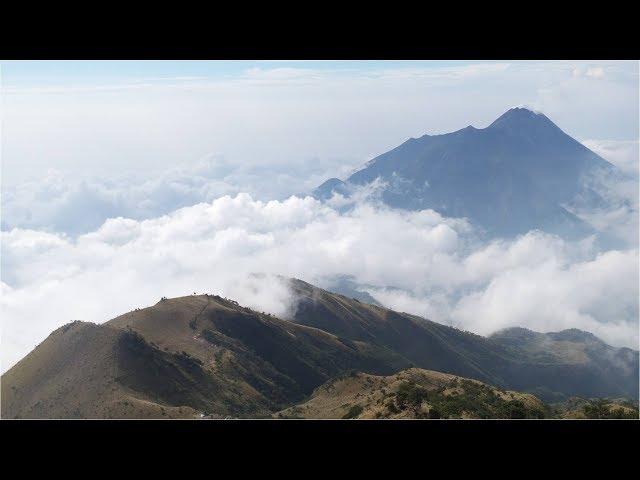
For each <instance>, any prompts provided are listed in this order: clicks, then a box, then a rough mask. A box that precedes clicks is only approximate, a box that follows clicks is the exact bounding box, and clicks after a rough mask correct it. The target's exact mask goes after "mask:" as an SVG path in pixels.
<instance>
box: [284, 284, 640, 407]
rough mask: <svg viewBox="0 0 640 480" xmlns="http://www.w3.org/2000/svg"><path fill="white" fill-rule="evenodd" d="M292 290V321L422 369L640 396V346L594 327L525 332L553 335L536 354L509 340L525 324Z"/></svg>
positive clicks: (551, 388) (563, 390)
mask: <svg viewBox="0 0 640 480" xmlns="http://www.w3.org/2000/svg"><path fill="white" fill-rule="evenodd" d="M291 288H292V290H293V291H294V293H295V295H296V296H297V298H298V307H297V309H296V312H295V314H294V317H293V319H292V321H295V322H297V323H301V324H304V325H308V326H313V327H316V328H320V329H322V330H325V331H327V332H331V333H334V334H336V335H339V336H340V337H343V338H347V339H349V340H354V341H355V340H358V341H363V342H368V343H371V344H373V345H377V346H381V347H384V348H386V349H389V350H391V351H393V352H395V353H397V354H398V355H402V356H403V357H404V358H405V359H406V360H407V361H408V362H410V363H411V364H412V365H414V366H417V367H420V368H424V369H429V370H437V371H441V372H447V373H453V374H456V375H460V376H463V377H469V378H473V379H477V380H480V381H483V382H486V383H490V384H492V385H496V386H500V387H503V388H512V389H515V390H521V391H527V392H535V393H536V394H537V395H538V396H540V397H541V398H543V399H545V400H557V399H558V398H562V397H564V396H567V395H569V396H571V395H577V396H583V397H602V396H618V395H621V396H627V397H632V398H637V397H638V371H639V370H638V351H636V350H631V349H628V348H620V349H617V348H613V347H611V346H609V345H606V344H605V343H604V342H602V341H601V340H599V339H597V338H596V337H594V336H593V335H591V334H589V333H587V332H581V331H579V330H565V331H563V332H557V333H549V334H539V333H536V332H530V331H528V330H526V332H530V333H531V334H535V335H540V336H542V337H544V338H546V339H547V341H546V342H538V343H536V344H535V345H537V346H536V347H535V348H537V349H538V353H537V354H533V353H532V349H533V348H534V347H533V343H526V342H525V343H522V342H521V343H518V342H515V341H510V340H508V339H509V338H510V337H513V336H517V332H519V331H525V330H524V329H512V330H504V331H502V332H500V333H498V334H496V335H494V336H491V337H489V338H485V337H481V336H479V335H475V334H472V333H469V332H464V331H461V330H458V329H455V328H452V327H449V326H446V325H441V324H439V323H436V322H432V321H429V320H426V319H424V318H421V317H418V316H415V315H410V314H406V313H399V312H395V311H393V310H388V309H385V308H382V307H378V306H373V305H367V304H364V303H361V302H359V301H357V300H355V299H350V298H347V297H345V296H342V295H338V294H334V293H331V292H328V291H325V290H322V289H320V288H317V287H314V286H313V285H310V284H308V283H306V282H303V281H301V280H291ZM551 339H557V341H550V340H551ZM579 352H581V353H582V354H580V355H578V353H579Z"/></svg>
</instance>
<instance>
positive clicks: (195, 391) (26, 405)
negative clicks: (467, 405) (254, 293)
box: [2, 295, 408, 418]
mask: <svg viewBox="0 0 640 480" xmlns="http://www.w3.org/2000/svg"><path fill="white" fill-rule="evenodd" d="M406 366H408V364H407V363H406V361H405V360H404V359H402V358H401V357H399V356H397V355H395V354H393V353H392V352H389V351H386V350H385V349H383V348H378V347H374V346H371V345H367V344H363V343H362V342H352V341H342V340H341V339H339V338H337V337H336V336H334V335H332V334H329V333H326V332H323V331H320V330H317V329H315V328H310V327H305V326H301V325H296V324H294V323H291V322H287V321H284V320H281V319H278V318H276V317H273V316H270V315H266V314H260V313H257V312H254V311H252V310H250V309H247V308H244V307H241V306H239V305H238V304H237V303H236V302H234V301H231V300H226V299H223V298H221V297H217V296H209V295H199V296H195V295H194V296H188V297H181V298H176V299H170V300H168V299H163V300H161V301H160V302H158V303H157V304H156V305H154V306H152V307H149V308H145V309H141V310H135V311H133V312H129V313H127V314H125V315H122V316H120V317H117V318H115V319H113V320H111V321H109V322H107V323H105V324H102V325H94V324H90V323H84V322H75V323H72V324H69V325H66V326H64V327H62V328H60V329H58V330H56V331H55V332H53V333H52V334H51V335H50V336H49V337H48V338H47V339H46V340H45V341H44V342H42V343H41V344H40V345H39V346H38V347H36V348H35V349H34V350H33V351H32V352H31V353H29V354H28V355H27V356H26V357H25V358H24V359H22V360H21V361H20V362H18V363H17V364H16V365H15V366H13V367H12V368H11V369H10V370H9V371H8V372H6V373H5V374H4V375H3V376H2V393H3V394H2V416H3V417H8V418H14V417H23V418H34V417H35V418H41V417H48V418H108V417H111V416H114V417H136V418H137V417H142V418H144V417H159V416H161V415H162V412H163V411H164V413H165V414H166V415H167V416H169V417H173V416H178V417H180V416H187V417H193V416H194V415H195V414H196V412H198V413H202V414H210V413H213V414H215V415H217V416H227V415H229V416H236V417H261V416H265V415H268V414H270V413H271V412H273V411H274V410H277V409H279V408H283V407H284V406H286V405H289V404H291V402H294V401H299V400H301V399H302V398H304V397H305V396H306V395H308V394H309V393H310V392H311V391H312V390H313V389H314V388H316V387H317V386H318V385H320V384H322V383H324V382H325V381H326V380H328V379H329V378H331V377H333V376H335V375H337V374H338V373H341V372H343V371H345V370H348V369H351V368H356V369H358V370H362V371H370V372H377V373H392V372H393V371H397V370H398V369H400V368H405V367H406ZM123 406H125V407H128V408H125V407H123ZM134 406H135V407H136V408H133V407H134ZM176 409H177V410H176Z"/></svg>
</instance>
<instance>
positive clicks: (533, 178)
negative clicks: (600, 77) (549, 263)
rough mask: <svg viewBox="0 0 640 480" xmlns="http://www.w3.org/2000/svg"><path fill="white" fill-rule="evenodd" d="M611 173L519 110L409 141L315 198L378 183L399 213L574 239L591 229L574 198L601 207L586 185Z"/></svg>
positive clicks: (497, 231)
mask: <svg viewBox="0 0 640 480" xmlns="http://www.w3.org/2000/svg"><path fill="white" fill-rule="evenodd" d="M613 170H615V167H613V165H611V164H610V163H608V162H607V161H606V160H604V159H603V158H601V157H600V156H598V155H597V154H595V153H594V152H592V151H591V150H589V149H588V148H587V147H585V146H584V145H582V144H581V143H579V142H578V141H576V140H574V139H573V138H571V137H570V136H569V135H567V134H565V133H564V132H563V131H562V130H560V128H558V127H557V126H556V125H555V124H554V123H553V122H552V121H551V120H549V118H547V117H546V116H545V115H543V114H541V113H535V112H532V111H530V110H527V109H525V108H513V109H511V110H509V111H507V112H506V113H504V114H503V115H502V116H501V117H499V118H498V119H497V120H495V121H494V122H493V123H492V124H491V125H489V126H488V127H486V128H482V129H477V128H474V127H472V126H469V127H466V128H464V129H462V130H458V131H456V132H453V133H448V134H444V135H424V136H422V137H420V138H411V139H409V140H407V141H406V142H405V143H403V144H402V145H400V146H398V147H396V148H394V149H393V150H391V151H389V152H387V153H384V154H382V155H380V156H378V157H376V158H374V159H373V160H371V161H370V162H368V163H367V164H366V165H365V167H364V168H363V169H361V170H359V171H357V172H355V173H354V174H352V175H351V176H350V177H349V178H347V179H346V181H342V180H339V179H337V178H332V179H330V180H327V181H326V182H324V183H323V184H322V185H320V186H319V187H318V188H317V189H316V190H314V192H313V195H314V196H315V197H316V198H319V199H323V200H326V199H328V198H330V197H331V196H332V195H333V194H334V193H339V194H341V195H345V196H349V195H350V192H351V191H352V190H353V188H354V187H357V186H362V185H365V184H369V183H371V182H373V181H375V180H376V179H379V180H381V181H382V182H385V183H386V186H385V187H384V188H383V189H382V200H383V201H384V202H385V203H386V204H388V205H390V206H392V207H395V208H402V209H409V210H421V209H428V208H430V209H433V210H435V211H437V212H439V213H441V214H442V215H445V216H448V217H466V218H468V219H469V220H470V221H471V222H473V223H474V224H475V225H477V226H479V227H481V228H483V229H485V230H486V231H487V233H488V234H490V235H501V236H502V235H504V236H511V235H516V234H520V233H525V232H527V231H529V230H532V229H543V230H545V231H547V232H551V233H558V234H561V235H566V236H569V237H576V236H582V235H584V234H586V233H589V232H590V231H591V229H590V227H589V226H588V225H587V224H585V223H584V222H583V221H581V220H580V219H579V218H578V217H576V216H575V215H573V214H572V213H571V212H569V210H567V209H566V208H565V207H566V206H567V205H569V204H571V203H572V202H574V201H576V199H580V202H581V205H583V206H584V205H585V202H586V203H587V204H588V205H593V206H601V205H602V204H603V202H604V200H603V199H602V198H601V197H600V196H599V195H598V194H597V193H596V192H595V191H593V190H592V189H590V187H588V186H586V180H588V179H589V178H591V176H592V175H593V174H594V173H595V174H597V173H598V172H611V171H613Z"/></svg>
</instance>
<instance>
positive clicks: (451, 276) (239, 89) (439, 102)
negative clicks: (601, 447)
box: [0, 61, 639, 371]
mask: <svg viewBox="0 0 640 480" xmlns="http://www.w3.org/2000/svg"><path fill="white" fill-rule="evenodd" d="M0 76H1V77H0V82H1V83H0V86H1V90H0V96H1V98H0V100H1V104H0V105H1V108H2V110H1V122H2V123H1V140H2V164H1V166H2V169H1V175H2V178H1V183H2V192H1V193H2V194H1V200H2V212H1V214H2V215H1V225H2V228H1V229H2V232H1V235H2V243H1V246H2V251H1V253H2V256H1V270H0V277H1V283H0V287H1V290H0V295H1V296H0V310H1V313H2V338H1V346H2V352H1V353H2V356H1V357H0V364H1V367H2V371H4V370H6V369H7V368H8V367H10V366H11V365H12V364H13V363H15V361H17V360H18V359H19V358H21V357H22V356H24V355H25V354H26V353H27V352H28V351H30V350H31V349H32V348H33V347H34V346H35V345H36V344H37V343H39V342H40V341H42V340H43V339H44V338H45V337H46V336H47V335H48V334H49V333H50V332H51V330H53V329H55V328H57V327H59V326H61V325H63V324H64V323H67V322H68V321H71V320H76V319H82V320H87V321H94V322H102V321H106V320H108V319H110V318H113V317H114V316H116V315H118V314H121V313H124V312H126V311H128V310H131V309H133V308H137V307H142V306H146V305H150V304H153V303H155V302H156V301H157V300H158V299H159V298H160V297H161V296H177V295H183V294H188V293H191V292H193V291H198V292H205V291H207V292H215V293H222V294H224V295H225V296H229V297H231V298H236V299H238V300H239V301H241V303H244V304H245V305H248V306H252V307H255V308H258V309H260V310H266V311H271V312H272V313H276V314H280V315H283V316H286V315H287V312H290V310H291V308H295V305H294V303H295V302H294V303H292V299H291V298H290V296H289V295H288V294H287V291H286V289H282V288H281V286H278V285H277V282H273V281H268V282H266V283H265V284H264V285H261V286H260V288H258V289H256V286H255V285H251V286H250V287H249V286H247V278H248V277H249V275H250V273H252V272H256V271H261V272H267V273H273V274H282V275H288V276H296V277H298V278H303V279H305V280H308V281H311V282H315V283H318V284H320V285H325V286H330V284H331V282H332V278H333V277H335V276H336V275H343V274H345V275H350V276H352V277H353V278H354V279H355V281H357V282H358V283H359V284H360V285H363V288H366V289H367V291H369V293H371V294H372V295H373V296H374V297H375V298H376V299H378V300H379V301H381V302H382V303H384V304H385V305H388V306H390V307H392V308H396V309H399V310H403V311H408V312H411V313H416V314H419V315H422V316H426V317H428V318H432V319H433V320H436V321H440V322H442V323H448V324H453V325H456V326H459V327H460V328H464V329H467V330H471V331H475V332H478V333H480V334H490V333H492V332H493V331H495V330H497V329H499V328H503V327H507V326H516V325H519V326H525V327H529V328H533V329H537V330H540V331H552V330H559V329H563V328H571V327H577V328H583V329H585V330H588V331H591V332H593V333H595V334H597V335H599V336H601V337H602V338H604V339H605V340H606V341H608V342H610V343H612V344H615V345H618V346H620V345H625V346H632V347H635V348H637V344H638V321H637V317H638V245H637V231H638V220H637V219H638V211H637V204H638V198H637V197H638V194H637V183H638V130H639V123H638V103H639V88H638V81H639V68H638V62H605V61H589V62H584V61H581V62H573V61H556V62H531V61H529V62H520V61H492V62H477V61H474V62H462V61H450V62H443V61H438V62H409V61H402V62H396V61H393V62H385V61H377V62H372V61H367V62H351V61H349V62H346V61H322V62H317V61H305V62H289V61H258V62H248V61H239V62H188V61H175V62H174V61H172V62H160V61H157V62H156V61H154V62H136V61H126V62H116V61H114V62H111V61H109V62H105V61H102V62H81V61H73V62H56V61H46V62H13V61H12V62H1V63H0ZM513 106H527V107H529V108H532V109H535V110H538V111H542V112H543V113H545V114H546V115H547V116H548V117H549V118H550V119H551V120H552V121H554V122H555V123H556V124H557V125H559V126H560V127H561V128H562V129H563V130H564V131H565V132H566V133H568V134H569V135H571V136H573V137H574V138H576V139H577V140H579V141H581V142H582V143H584V144H585V145H586V146H588V147H589V148H591V149H592V150H594V151H595V152H596V153H599V154H600V155H602V156H603V157H604V158H605V159H607V160H609V161H610V162H612V163H614V164H615V165H616V166H618V167H619V168H620V170H621V171H623V172H624V173H625V175H626V176H627V177H626V179H625V181H620V182H618V183H616V184H615V185H611V186H610V189H609V193H610V195H611V197H612V198H614V199H615V200H616V201H615V202H613V205H614V208H611V209H610V210H607V211H597V212H585V213H584V214H585V217H588V218H589V221H590V222H591V223H592V224H594V225H596V226H597V228H598V229H599V230H600V231H604V230H607V231H614V232H615V233H616V234H617V235H619V237H620V238H621V239H622V240H623V244H624V248H620V249H618V250H608V251H602V250H599V249H598V248H597V247H596V242H594V241H593V239H586V240H584V241H581V242H568V241H566V240H563V239H560V238H558V237H553V236H551V235H548V234H545V233H544V232H529V233H528V234H526V235H523V236H521V237H518V238H515V239H496V240H493V241H491V242H482V241H480V240H479V239H478V236H477V235H476V234H475V229H474V226H473V225H469V224H468V223H467V222H465V221H464V220H463V219H451V218H446V217H441V216H440V215H438V214H436V213H435V212H432V211H423V212H403V211H397V210H392V209H389V208H387V207H384V206H383V205H380V204H379V203H377V202H376V200H375V196H372V195H371V192H370V191H363V192H362V194H361V195H360V196H356V197H355V200H354V202H355V203H354V205H353V209H351V210H350V211H349V212H347V213H345V212H344V210H343V209H341V208H338V207H339V206H338V205H332V204H331V203H328V204H326V203H320V202H317V201H316V200H313V199H312V198H310V197H305V195H306V194H307V193H309V192H310V191H311V190H312V189H313V188H314V187H316V186H317V185H319V184H321V183H322V182H323V181H324V180H326V179H328V178H331V177H339V178H345V177H346V176H348V174H349V173H351V172H352V171H354V170H355V169H357V168H359V167H361V166H362V165H363V164H364V163H365V162H367V161H368V160H370V159H371V158H373V157H375V156H376V155H379V154H381V153H384V152H385V151H387V150H389V149H391V148H393V147H395V146H397V145H399V144H400V143H402V142H404V141H405V140H407V139H408V138H410V137H418V136H421V135H423V134H425V133H429V134H437V133H446V132H449V131H454V130H457V129H460V128H464V127H466V126H467V125H473V126H475V127H477V128H482V127H485V126H487V125H489V124H490V123H491V122H492V121H493V120H494V119H495V118H497V117H498V116H500V115H501V114H502V113H504V111H506V110H507V109H509V108H511V107H513Z"/></svg>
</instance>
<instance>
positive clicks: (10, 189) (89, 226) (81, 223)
mask: <svg viewBox="0 0 640 480" xmlns="http://www.w3.org/2000/svg"><path fill="white" fill-rule="evenodd" d="M354 167H355V164H349V163H346V162H344V161H342V160H339V159H325V160H324V161H315V162H307V163H304V162H302V163H298V164H291V163H289V164H279V163H273V164H271V165H270V166H269V167H265V166H264V165H261V164H251V163H232V162H229V161H227V160H226V159H225V158H224V157H222V156H219V155H208V156H206V157H204V158H202V159H200V160H199V161H197V162H192V163H189V164H184V165H182V166H178V167H172V168H169V169H166V170H163V171H159V172H157V173H155V174H151V175H148V176H146V177H140V176H139V175H138V176H136V175H133V174H131V173H130V172H126V173H124V172H123V174H121V175H119V176H112V177H88V178H80V179H74V178H68V177H67V176H65V175H64V174H63V173H62V172H60V171H56V170H53V169H50V170H49V171H48V172H47V174H46V175H45V176H44V177H42V178H40V179H35V180H30V181H26V182H23V183H20V184H18V185H15V186H6V187H5V188H4V190H3V193H2V213H3V215H2V229H3V230H10V229H12V228H29V229H38V230H45V231H49V232H60V233H67V234H70V235H78V234H82V233H88V232H90V231H92V230H95V229H97V228H98V227H100V226H101V225H102V224H103V223H104V222H105V221H106V220H107V219H109V218H116V217H126V218H131V219H135V220H143V219H147V218H154V217H157V216H160V215H163V214H166V213H169V212H172V211H174V210H176V209H178V208H182V207H186V206H189V205H194V204H197V203H200V202H208V201H212V200H214V199H216V198H219V197H221V196H224V195H236V194H238V193H241V192H247V193H250V194H251V195H252V196H253V197H254V198H256V199H261V200H266V199H285V198H287V197H289V196H291V195H293V194H304V193H306V192H310V191H311V190H313V189H314V188H315V187H316V186H317V185H319V184H320V183H322V182H323V181H324V180H325V179H326V178H327V177H328V176H331V175H336V174H338V175H340V174H346V173H348V172H349V171H350V170H352V169H353V168H354ZM267 177H268V179H269V180H268V181H265V178H267Z"/></svg>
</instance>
